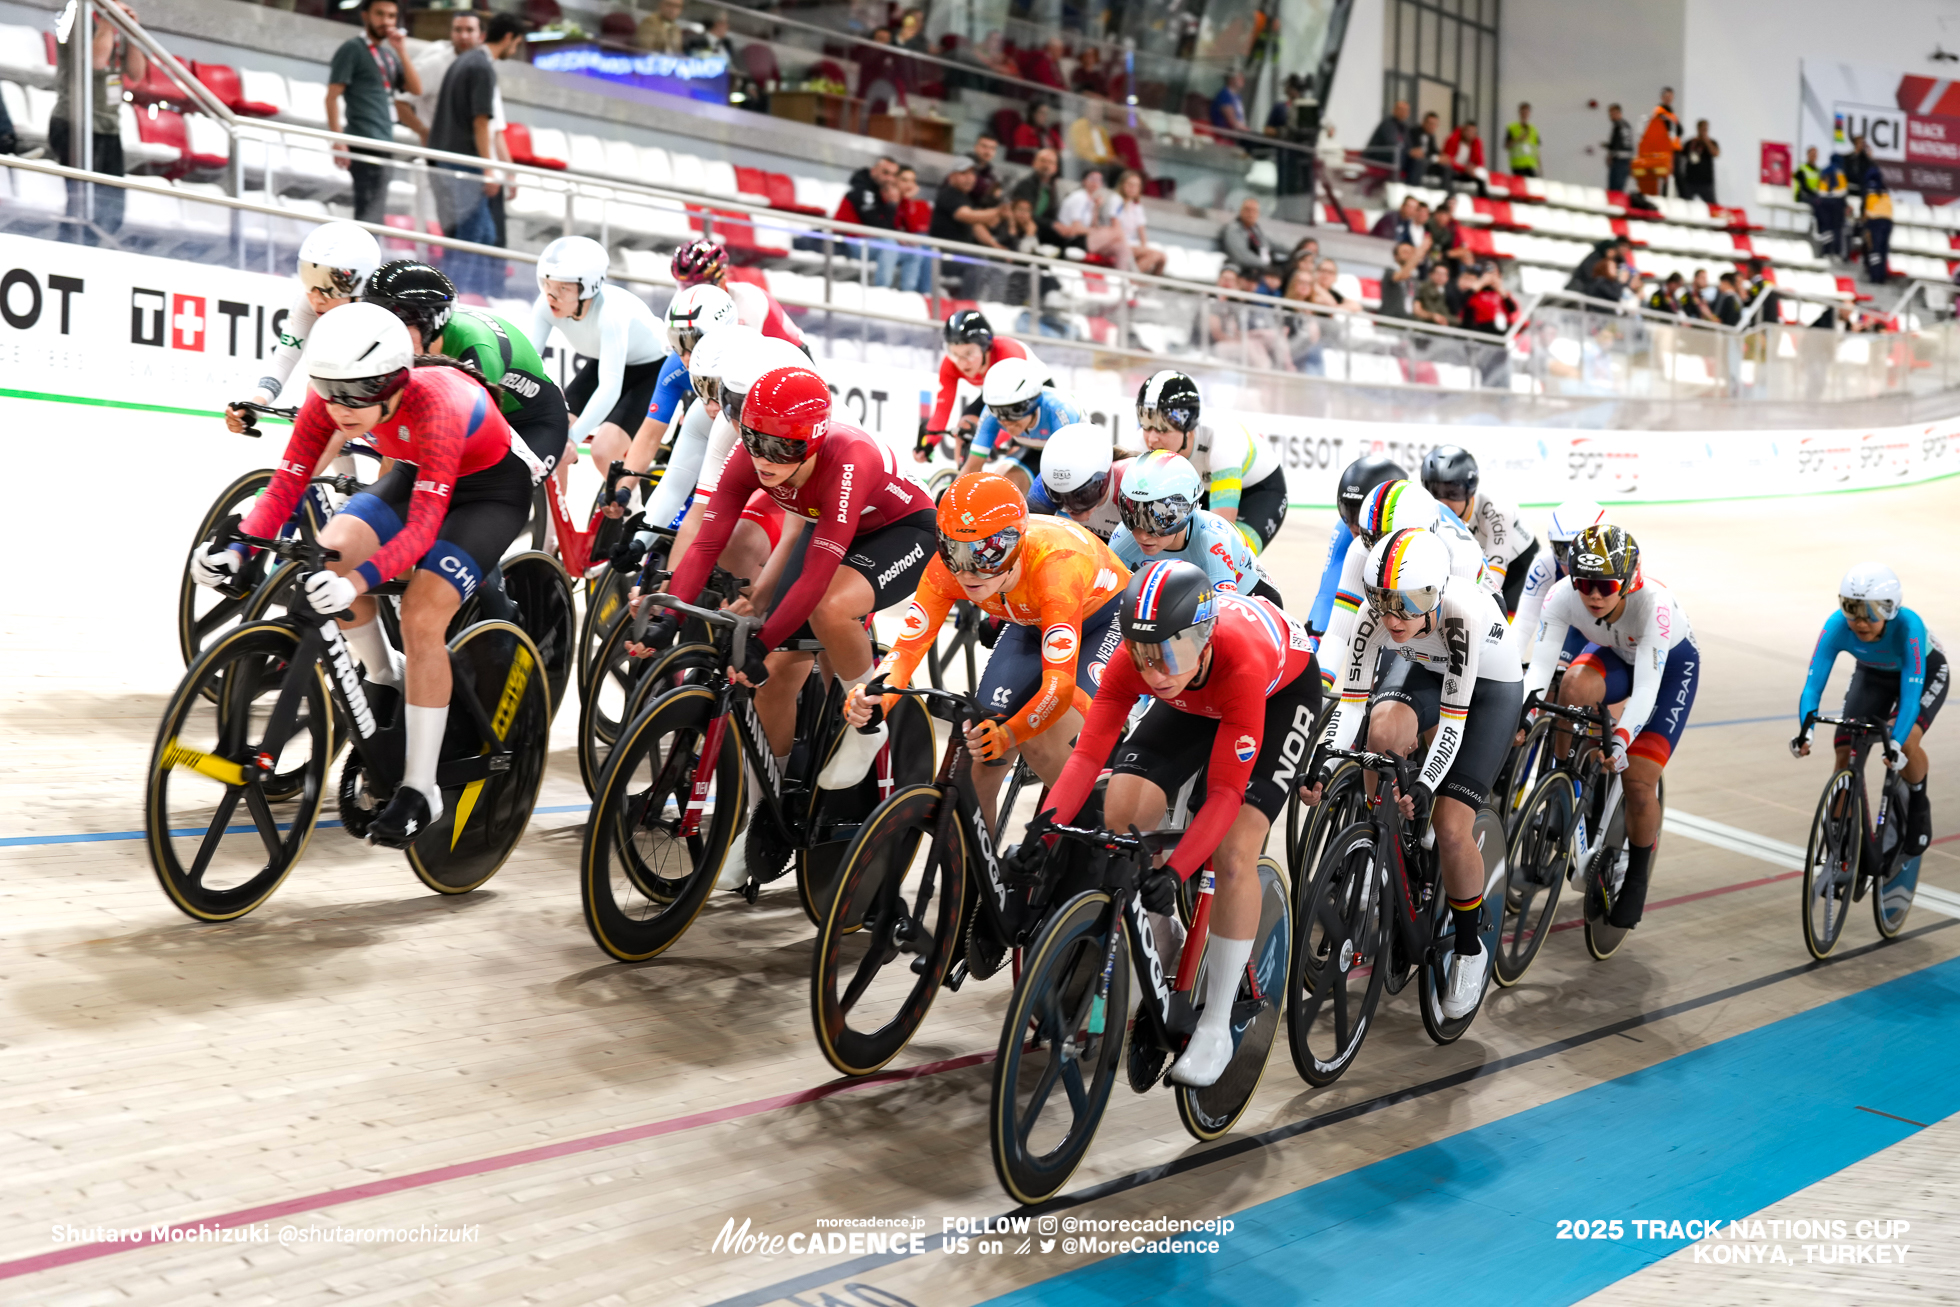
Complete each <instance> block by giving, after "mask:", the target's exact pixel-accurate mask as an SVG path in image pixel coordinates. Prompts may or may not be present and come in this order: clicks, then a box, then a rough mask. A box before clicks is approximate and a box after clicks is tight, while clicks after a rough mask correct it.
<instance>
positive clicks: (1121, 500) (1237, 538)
mask: <svg viewBox="0 0 1960 1307" xmlns="http://www.w3.org/2000/svg"><path fill="white" fill-rule="evenodd" d="M1203 493H1204V481H1203V479H1202V478H1201V477H1199V475H1198V469H1196V468H1194V467H1192V466H1191V463H1190V461H1189V460H1188V459H1184V458H1181V457H1179V456H1178V455H1176V454H1172V453H1170V452H1168V451H1166V450H1162V449H1153V450H1151V451H1150V452H1149V453H1147V454H1145V455H1143V456H1142V457H1140V458H1138V459H1136V460H1135V461H1134V462H1132V463H1131V464H1130V470H1129V472H1128V473H1127V474H1125V476H1124V477H1123V484H1122V486H1121V487H1120V488H1119V489H1118V490H1117V492H1116V508H1117V511H1118V512H1119V513H1120V514H1121V515H1122V518H1123V525H1121V526H1119V527H1117V528H1116V533H1115V534H1114V535H1112V536H1110V537H1109V552H1110V553H1112V554H1115V555H1116V556H1117V557H1118V558H1119V559H1121V560H1122V561H1123V565H1124V566H1125V567H1127V568H1130V569H1131V570H1132V571H1134V570H1136V569H1137V568H1139V567H1142V566H1143V564H1144V563H1145V562H1146V561H1148V560H1150V559H1153V558H1181V559H1183V560H1184V561H1185V562H1187V563H1195V564H1196V565H1197V566H1199V567H1201V568H1203V569H1204V571H1205V574H1206V576H1208V577H1209V578H1210V579H1211V584H1212V588H1213V589H1216V590H1225V591H1229V592H1231V593H1233V594H1246V595H1257V596H1258V597H1259V598H1261V599H1268V600H1271V601H1272V602H1273V603H1274V604H1276V605H1279V606H1281V607H1284V604H1283V603H1282V601H1281V599H1280V595H1279V591H1278V590H1276V589H1274V588H1273V584H1272V582H1271V581H1269V580H1267V579H1266V574H1265V573H1264V572H1262V571H1261V570H1260V568H1259V560H1258V559H1257V558H1256V557H1254V556H1253V553H1252V546H1250V545H1248V544H1247V543H1246V542H1245V537H1244V536H1242V535H1240V534H1239V529H1238V528H1237V527H1236V526H1234V525H1232V524H1231V523H1230V522H1227V521H1226V520H1225V519H1224V518H1222V517H1220V516H1218V514H1216V513H1213V512H1209V511H1207V510H1205V509H1202V508H1199V507H1198V497H1199V496H1200V495H1202V494H1203Z"/></svg>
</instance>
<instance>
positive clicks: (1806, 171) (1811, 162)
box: [1790, 145, 1824, 204]
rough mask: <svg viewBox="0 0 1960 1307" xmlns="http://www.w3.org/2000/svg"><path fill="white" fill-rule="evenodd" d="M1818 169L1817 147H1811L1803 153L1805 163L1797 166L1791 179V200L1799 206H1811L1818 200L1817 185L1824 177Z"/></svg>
mask: <svg viewBox="0 0 1960 1307" xmlns="http://www.w3.org/2000/svg"><path fill="white" fill-rule="evenodd" d="M1823 175H1824V174H1823V172H1822V170H1820V169H1819V168H1818V167H1817V147H1816V146H1814V145H1813V146H1811V147H1809V148H1808V149H1806V150H1805V151H1804V152H1803V162H1802V163H1800V164H1798V165H1797V170H1796V172H1795V173H1794V174H1793V175H1792V176H1791V178H1790V198H1791V199H1793V200H1795V201H1796V202H1797V203H1798V204H1809V203H1811V202H1812V200H1814V199H1815V198H1816V195H1817V183H1818V181H1819V179H1821V178H1822V177H1823Z"/></svg>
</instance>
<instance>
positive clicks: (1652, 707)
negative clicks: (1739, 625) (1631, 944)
mask: <svg viewBox="0 0 1960 1307" xmlns="http://www.w3.org/2000/svg"><path fill="white" fill-rule="evenodd" d="M1566 568H1567V570H1568V571H1569V572H1570V573H1571V574H1570V575H1569V576H1567V577H1566V578H1565V579H1564V580H1563V581H1560V582H1558V583H1557V584H1555V585H1554V586H1552V588H1551V590H1550V591H1549V592H1548V593H1547V594H1546V596H1545V610H1544V615H1543V616H1542V617H1540V618H1539V621H1538V643H1537V646H1536V648H1535V649H1534V650H1533V652H1532V655H1531V672H1530V675H1529V676H1528V677H1527V678H1526V681H1525V689H1526V691H1527V692H1530V693H1540V694H1542V693H1543V692H1544V691H1545V689H1546V687H1547V686H1549V685H1550V684H1551V682H1552V673H1553V672H1554V671H1555V670H1557V667H1558V656H1559V651H1560V649H1561V648H1562V647H1563V646H1564V644H1565V637H1566V632H1567V631H1568V629H1570V630H1577V631H1579V632H1581V633H1582V634H1583V635H1584V636H1585V637H1586V641H1587V643H1586V645H1585V647H1584V648H1583V649H1581V650H1580V651H1579V653H1578V655H1577V656H1576V657H1574V658H1573V659H1572V662H1571V665H1570V666H1568V667H1567V668H1566V669H1565V676H1564V678H1563V679H1562V680H1561V681H1560V682H1559V690H1558V697H1559V702H1561V703H1568V704H1577V705H1580V706H1586V707H1590V706H1591V705H1593V704H1597V703H1606V704H1620V705H1621V707H1620V711H1619V712H1618V713H1616V714H1614V717H1615V719H1616V721H1617V723H1618V724H1617V725H1616V726H1615V727H1614V728H1613V731H1612V733H1611V734H1610V735H1609V736H1608V737H1607V740H1606V765H1607V767H1608V768H1609V769H1610V770H1612V771H1615V772H1623V773H1625V779H1626V808H1627V853H1628V856H1627V869H1626V879H1625V880H1624V881H1623V882H1622V883H1621V885H1620V888H1619V890H1618V892H1616V893H1615V894H1614V895H1613V908H1612V912H1611V914H1610V916H1609V917H1608V920H1609V921H1610V922H1611V924H1613V925H1614V926H1618V927H1620V928H1622V929H1630V928H1632V927H1634V926H1637V925H1639V924H1640V912H1641V908H1642V907H1643V906H1644V905H1645V904H1646V902H1647V875H1648V872H1649V870H1650V869H1651V867H1652V864H1653V860H1654V841H1655V840H1656V839H1657V838H1659V836H1660V831H1661V807H1660V795H1659V784H1660V776H1661V769H1662V768H1664V767H1666V766H1667V760H1668V759H1669V758H1670V757H1671V756H1673V753H1674V746H1675V745H1676V744H1678V743H1680V740H1681V732H1682V731H1683V730H1684V729H1686V728H1687V725H1688V713H1689V712H1690V710H1692V709H1693V707H1694V702H1695V690H1696V687H1697V685H1698V683H1699V681H1700V677H1701V653H1700V651H1699V650H1698V649H1696V648H1695V637H1694V632H1693V631H1691V630H1689V629H1688V615H1687V613H1685V612H1684V611H1682V609H1681V605H1680V603H1679V601H1677V600H1676V599H1675V597H1674V596H1673V595H1672V594H1671V593H1670V592H1669V591H1668V589H1667V587H1666V586H1664V585H1662V584H1661V583H1660V582H1658V581H1654V580H1650V579H1648V578H1647V577H1646V576H1645V575H1643V574H1642V572H1641V570H1640V546H1639V545H1637V544H1636V543H1634V539H1633V537H1632V536H1630V535H1628V534H1627V533H1626V531H1624V530H1623V529H1621V528H1620V527H1617V526H1611V525H1603V526H1589V527H1587V528H1586V529H1585V530H1583V531H1581V532H1580V533H1579V534H1578V535H1576V536H1574V537H1573V539H1572V546H1571V549H1570V552H1569V553H1568V554H1567V555H1566Z"/></svg>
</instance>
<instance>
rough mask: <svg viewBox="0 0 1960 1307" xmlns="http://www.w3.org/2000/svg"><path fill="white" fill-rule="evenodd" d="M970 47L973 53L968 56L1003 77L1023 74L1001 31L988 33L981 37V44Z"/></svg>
mask: <svg viewBox="0 0 1960 1307" xmlns="http://www.w3.org/2000/svg"><path fill="white" fill-rule="evenodd" d="M970 48H971V50H972V54H971V55H969V56H968V57H969V58H971V59H972V60H973V61H974V62H975V63H977V64H979V65H980V66H981V67H982V68H985V69H987V70H988V71H989V72H993V73H998V74H1000V75H1001V76H1002V77H1019V76H1020V75H1021V66H1020V65H1019V64H1017V63H1015V62H1014V56H1013V55H1011V54H1009V53H1007V49H1006V47H1005V45H1004V44H1003V42H1002V41H1001V36H1000V33H999V32H989V33H987V34H986V36H984V37H982V38H981V40H980V44H979V45H977V46H973V47H970Z"/></svg>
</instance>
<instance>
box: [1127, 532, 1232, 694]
mask: <svg viewBox="0 0 1960 1307" xmlns="http://www.w3.org/2000/svg"><path fill="white" fill-rule="evenodd" d="M1217 614H1218V598H1217V595H1216V594H1215V593H1214V592H1213V590H1212V588H1211V578H1210V577H1209V576H1206V575H1205V571H1204V569H1203V568H1201V567H1199V566H1197V565H1196V564H1193V563H1187V562H1185V561H1183V560H1182V559H1176V558H1163V559H1158V560H1157V561H1155V562H1152V563H1146V564H1144V565H1143V567H1142V568H1140V569H1138V570H1137V571H1136V572H1135V573H1134V574H1132V575H1131V577H1130V584H1129V588H1128V589H1126V590H1124V591H1123V606H1122V607H1121V608H1120V609H1118V610H1117V623H1118V626H1119V629H1120V630H1121V632H1122V635H1123V643H1124V644H1125V645H1126V646H1128V648H1129V650H1130V657H1131V658H1133V659H1135V660H1136V662H1137V665H1138V666H1140V667H1149V666H1154V667H1162V668H1164V669H1165V670H1167V671H1170V672H1173V673H1183V672H1188V671H1192V670H1194V669H1196V667H1197V665H1198V658H1199V657H1200V655H1202V654H1203V653H1204V651H1205V646H1206V645H1208V644H1210V643H1211V632H1212V626H1213V624H1214V622H1215V621H1216V619H1217Z"/></svg>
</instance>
